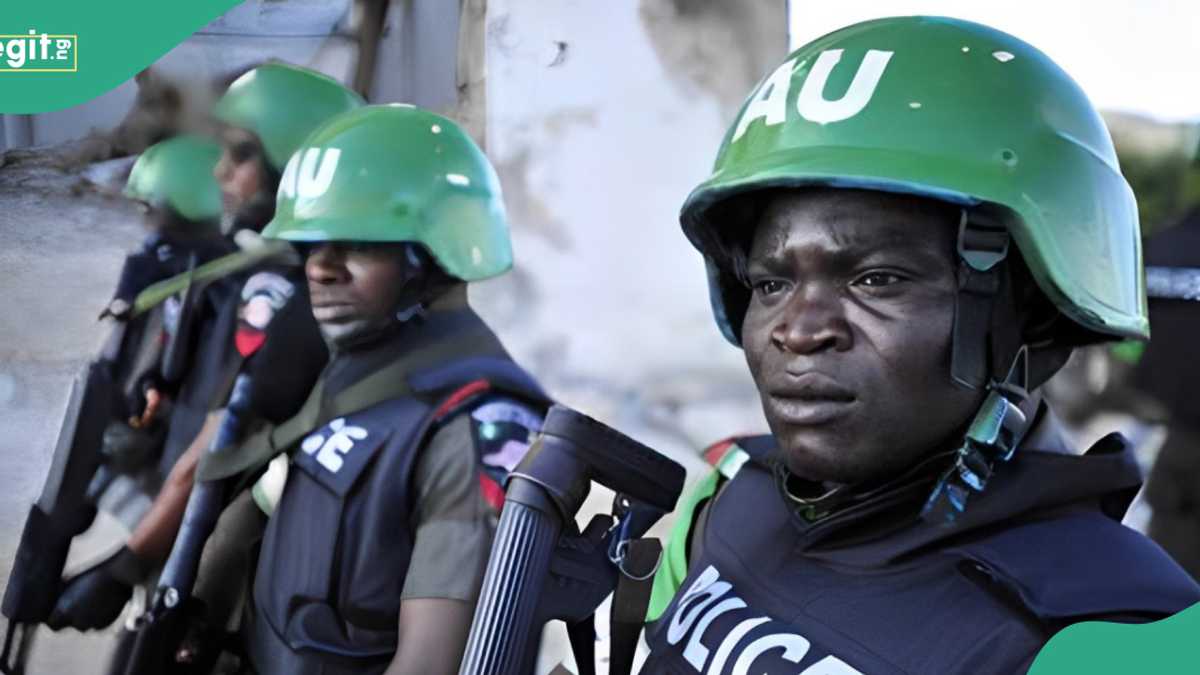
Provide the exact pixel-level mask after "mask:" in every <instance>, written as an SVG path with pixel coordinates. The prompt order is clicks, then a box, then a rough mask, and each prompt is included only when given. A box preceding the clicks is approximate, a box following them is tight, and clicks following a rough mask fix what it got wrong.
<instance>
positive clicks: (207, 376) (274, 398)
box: [159, 266, 327, 477]
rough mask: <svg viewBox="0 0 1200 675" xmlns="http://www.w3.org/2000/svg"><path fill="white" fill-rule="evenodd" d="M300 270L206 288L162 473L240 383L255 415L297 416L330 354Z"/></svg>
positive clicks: (265, 272)
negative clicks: (248, 382)
mask: <svg viewBox="0 0 1200 675" xmlns="http://www.w3.org/2000/svg"><path fill="white" fill-rule="evenodd" d="M301 274H302V273H301V272H300V271H299V270H298V269H288V268H280V267H274V266H267V267H265V268H264V267H260V268H257V269H255V270H251V271H249V272H247V273H245V274H240V275H236V276H233V277H230V278H227V279H222V280H220V281H218V282H215V283H213V284H211V285H210V286H209V287H208V288H206V289H205V291H204V294H203V297H202V298H201V300H200V301H201V302H203V303H204V307H203V309H202V311H200V312H198V313H197V316H196V317H195V319H194V321H195V322H196V324H197V325H196V326H194V327H193V328H192V330H193V331H194V332H195V334H196V336H197V337H196V338H195V340H194V344H195V352H194V355H193V356H192V358H191V362H190V364H189V367H188V370H187V372H186V373H185V375H184V376H183V379H182V383H181V384H180V386H179V390H178V392H177V394H176V396H175V398H174V400H173V401H172V404H173V408H172V412H171V418H170V424H169V427H168V431H167V440H166V443H165V444H164V450H163V455H162V458H161V459H160V462H159V470H160V472H161V475H162V476H164V477H165V476H166V475H167V473H168V472H170V470H171V467H172V466H174V464H175V462H176V461H177V460H178V459H179V457H180V455H182V454H183V453H184V452H185V451H186V450H187V448H188V446H189V445H190V444H191V442H192V441H193V440H194V439H195V437H196V435H197V434H198V433H199V432H200V429H201V427H202V426H203V424H204V420H205V418H206V417H207V416H208V414H209V413H210V412H211V411H213V410H216V409H219V408H221V407H223V406H224V405H225V403H226V401H227V400H228V398H229V393H230V391H231V389H232V386H233V381H234V379H235V377H236V376H237V375H238V374H239V373H242V372H246V373H249V374H250V375H251V379H252V381H253V384H252V387H251V395H250V398H251V402H250V408H251V409H252V410H253V412H254V414H255V416H256V417H257V418H260V419H265V420H267V421H269V422H279V421H282V420H283V419H286V418H287V417H289V416H291V415H292V414H293V413H295V411H296V408H297V407H298V406H299V405H300V403H302V402H303V400H304V394H305V393H306V392H307V391H308V390H309V389H311V387H312V385H313V382H314V381H315V380H316V378H317V376H318V374H319V373H320V370H321V368H322V366H324V365H325V362H326V359H327V352H326V350H325V346H324V343H323V342H322V341H321V338H320V334H319V332H318V329H317V327H316V323H315V321H314V320H313V319H312V309H311V305H310V304H309V302H308V295H307V291H306V289H305V288H304V284H303V281H301V279H300V278H299V277H300V275H301Z"/></svg>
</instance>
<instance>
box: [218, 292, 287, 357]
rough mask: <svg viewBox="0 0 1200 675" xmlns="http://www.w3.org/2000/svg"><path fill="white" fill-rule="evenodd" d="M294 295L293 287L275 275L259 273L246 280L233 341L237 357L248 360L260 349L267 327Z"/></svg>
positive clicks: (264, 340) (264, 339)
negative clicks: (238, 355)
mask: <svg viewBox="0 0 1200 675" xmlns="http://www.w3.org/2000/svg"><path fill="white" fill-rule="evenodd" d="M295 292H296V285H295V284H293V283H292V282H290V281H288V280H287V279H285V278H284V277H283V276H282V275H279V274H276V273H275V272H258V273H256V274H253V275H251V276H250V278H249V279H247V280H246V283H245V284H244V285H243V286H242V293H241V304H240V305H239V306H238V327H237V330H236V331H235V332H234V337H233V340H234V346H236V347H237V350H238V353H239V354H241V355H242V356H243V357H248V356H250V355H251V354H253V353H254V352H256V351H258V350H259V348H261V347H262V346H263V343H265V342H266V341H267V326H269V325H270V324H271V320H272V319H274V318H275V315H276V314H278V313H279V310H281V309H283V306H284V305H286V304H287V302H288V300H290V299H291V297H292V295H293V294H294V293H295Z"/></svg>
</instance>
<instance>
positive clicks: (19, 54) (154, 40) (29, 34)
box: [0, 0, 238, 113]
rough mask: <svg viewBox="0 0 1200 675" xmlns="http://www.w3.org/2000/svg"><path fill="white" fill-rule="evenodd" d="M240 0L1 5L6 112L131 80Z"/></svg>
mask: <svg viewBox="0 0 1200 675" xmlns="http://www.w3.org/2000/svg"><path fill="white" fill-rule="evenodd" d="M236 4H238V2H237V0H185V1H183V2H165V1H164V0H116V1H115V2H98V1H97V0H52V1H46V0H42V1H39V2H6V3H4V9H3V11H0V113H38V112H46V111H49V110H61V109H63V108H69V107H71V106H73V105H78V104H80V103H83V102H84V101H88V100H90V99H93V98H95V97H97V96H99V95H101V94H103V93H105V92H107V91H109V90H111V89H113V88H115V87H117V86H118V85H119V84H121V83H122V82H124V81H126V80H128V79H129V78H131V77H133V76H134V75H135V74H137V72H138V71H140V70H142V69H143V68H145V67H146V66H148V65H150V64H151V63H153V62H154V61H155V60H156V59H158V58H159V57H161V56H162V55H163V54H165V53H167V52H168V51H170V50H171V48H173V47H175V46H176V45H178V44H179V43H181V42H183V41H184V40H186V39H187V38H188V36H190V35H191V34H192V33H194V32H196V31H197V30H199V29H200V28H202V27H204V26H205V25H206V24H207V23H208V22H210V21H212V20H213V19H215V18H217V17H218V16H220V15H221V14H223V13H225V12H226V11H228V10H229V8H231V7H233V6H234V5H236Z"/></svg>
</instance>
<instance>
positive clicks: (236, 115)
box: [214, 63, 363, 171]
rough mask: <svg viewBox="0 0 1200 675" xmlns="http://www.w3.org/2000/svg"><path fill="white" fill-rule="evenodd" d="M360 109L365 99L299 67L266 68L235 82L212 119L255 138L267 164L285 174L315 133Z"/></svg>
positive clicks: (271, 64)
mask: <svg viewBox="0 0 1200 675" xmlns="http://www.w3.org/2000/svg"><path fill="white" fill-rule="evenodd" d="M361 105H363V100H362V97H360V96H359V95H358V94H356V93H354V92H353V91H351V90H349V89H347V88H346V87H344V86H342V85H341V84H340V83H339V82H338V81H337V80H334V79H333V78H331V77H328V76H326V75H322V74H321V73H318V72H316V71H313V70H309V69H307V68H301V67H299V66H292V65H288V64H285V63H267V64H264V65H261V66H259V67H257V68H255V69H254V70H251V71H249V72H247V73H246V74H244V75H242V76H241V77H239V78H238V79H236V80H234V82H233V84H231V85H229V90H228V91H226V92H225V94H224V95H223V96H222V97H221V98H220V100H218V101H217V105H216V109H215V110H214V114H215V115H216V117H217V119H219V120H221V121H222V122H224V123H226V124H229V125H231V126H235V127H239V128H241V129H245V130H247V131H252V132H254V133H255V134H257V135H258V138H259V140H261V141H262V144H263V148H264V149H265V150H266V153H267V161H268V162H269V163H270V164H271V166H272V167H274V168H275V169H276V170H277V171H281V170H282V169H283V165H284V164H286V163H287V160H288V158H289V157H291V156H292V153H293V152H295V151H296V148H299V147H300V143H301V142H302V141H303V140H304V137H305V136H308V135H309V134H310V133H312V130H313V129H316V128H317V126H318V125H320V124H321V123H322V122H324V121H325V120H327V119H329V118H330V117H333V116H334V115H337V114H338V113H342V112H345V111H347V110H351V109H353V108H357V107H359V106H361Z"/></svg>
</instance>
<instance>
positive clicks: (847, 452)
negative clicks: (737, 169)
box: [742, 189, 982, 483]
mask: <svg viewBox="0 0 1200 675" xmlns="http://www.w3.org/2000/svg"><path fill="white" fill-rule="evenodd" d="M955 224H956V221H955V211H954V209H952V208H947V207H945V206H944V205H939V204H936V203H934V202H929V201H924V200H919V199H916V198H912V197H905V196H899V195H891V194H886V193H881V192H867V191H861V190H836V189H828V190H812V191H793V192H788V193H781V194H780V195H779V196H776V197H774V198H773V199H772V200H771V202H770V203H769V204H768V206H767V208H766V209H765V211H764V213H763V216H762V218H761V219H760V220H759V223H758V227H757V229H756V231H755V235H754V241H753V244H752V246H751V247H750V252H749V256H748V260H747V263H748V265H747V273H748V276H749V280H750V282H751V285H752V289H753V290H752V297H751V299H750V304H749V307H748V309H747V312H746V318H745V321H744V323H743V324H742V346H743V348H744V350H745V354H746V362H747V364H748V365H749V366H750V373H751V375H753V377H754V381H755V383H756V384H757V386H758V390H759V393H760V395H761V396H762V403H763V409H764V412H765V413H766V417H767V422H768V424H769V425H770V427H771V432H772V433H773V434H774V436H775V438H776V439H777V440H778V442H779V444H780V447H781V448H782V449H783V451H784V456H785V458H786V462H787V465H788V467H789V468H790V469H791V471H792V472H793V473H795V474H796V475H798V476H802V477H804V478H808V479H811V480H821V481H832V482H837V483H851V482H856V481H861V480H868V479H874V478H880V477H884V476H887V475H889V474H892V473H894V472H897V471H900V470H902V469H904V468H906V467H907V466H909V465H911V464H913V463H914V462H915V461H916V460H917V459H919V458H920V457H921V456H923V455H926V454H928V453H930V452H932V451H934V450H937V449H943V448H944V446H945V444H946V443H947V442H949V441H951V437H952V435H954V434H955V433H956V432H958V431H960V430H961V429H962V428H963V427H964V425H965V424H966V423H967V422H968V421H969V418H970V417H971V415H972V414H973V413H974V410H975V408H976V407H977V406H978V405H979V403H980V401H981V396H982V395H981V394H979V393H975V392H969V391H964V390H961V389H959V388H957V387H955V386H954V385H953V384H952V383H951V379H950V335H951V327H952V324H953V319H954V298H955V290H956V281H955V269H956V265H955V257H954V255H955V254H954V241H955V228H954V225H955Z"/></svg>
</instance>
